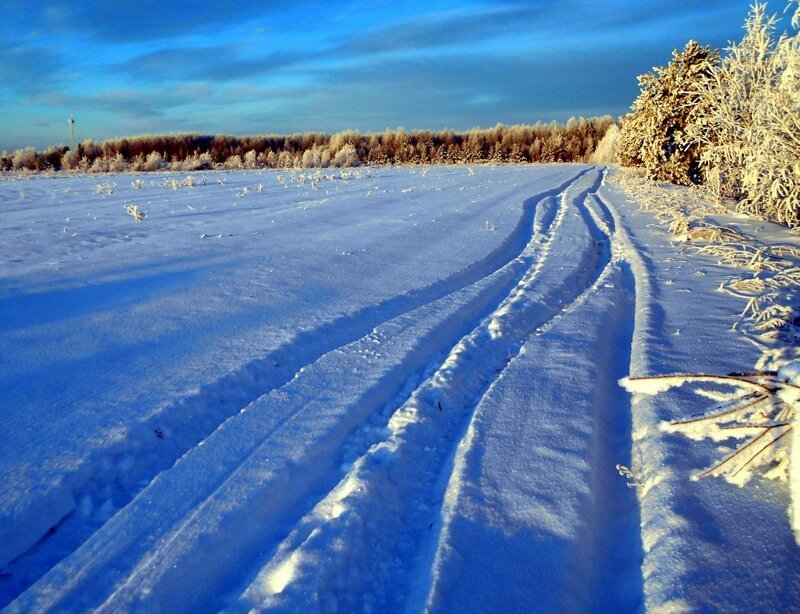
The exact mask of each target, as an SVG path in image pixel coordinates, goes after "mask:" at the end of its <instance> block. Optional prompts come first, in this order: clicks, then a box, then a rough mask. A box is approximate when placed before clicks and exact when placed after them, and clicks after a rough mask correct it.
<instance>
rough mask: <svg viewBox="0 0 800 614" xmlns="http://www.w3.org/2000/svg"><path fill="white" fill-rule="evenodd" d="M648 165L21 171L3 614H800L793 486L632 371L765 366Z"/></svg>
mask: <svg viewBox="0 0 800 614" xmlns="http://www.w3.org/2000/svg"><path fill="white" fill-rule="evenodd" d="M614 172H615V171H613V170H608V169H605V168H603V167H594V166H581V165H549V166H524V167H481V168H476V169H474V171H473V170H472V169H467V168H465V167H452V166H451V167H433V168H431V169H422V168H414V169H409V168H397V169H359V170H347V171H339V170H336V171H333V170H326V171H305V172H300V171H296V172H288V171H284V172H278V171H269V172H241V173H217V172H208V173H195V174H192V175H189V176H187V175H186V174H180V175H170V174H164V175H156V174H146V175H111V176H105V175H104V176H101V177H99V178H98V177H92V176H75V177H70V176H65V175H59V176H54V177H47V176H33V177H28V176H21V177H16V178H7V179H5V180H3V181H0V228H2V231H3V241H2V243H1V244H0V260H2V268H0V275H1V276H0V391H1V392H2V407H3V420H2V421H0V606H5V607H7V608H8V610H9V611H11V612H29V611H43V610H55V611H85V610H87V609H97V610H101V611H171V612H182V611H184V612H197V611H219V610H230V611H236V612H240V611H242V612H243V611H252V610H255V611H261V610H279V611H373V612H375V611H403V610H406V611H413V612H416V611H422V610H425V609H428V610H431V611H481V612H485V611H497V612H500V611H525V612H536V611H543V612H549V611H620V612H621V611H637V610H641V609H644V608H646V609H653V610H679V611H680V610H687V611H695V610H708V609H710V610H723V611H730V610H749V611H756V610H757V611H787V610H790V609H796V608H797V607H799V604H800V548H798V546H797V545H796V544H795V541H794V538H793V534H792V523H791V522H790V519H789V516H788V515H787V506H788V501H789V494H788V489H787V485H786V483H785V482H779V481H774V480H767V479H756V480H753V481H750V482H749V483H747V484H746V485H745V486H743V487H741V488H737V487H733V486H731V485H730V484H729V483H727V482H725V481H723V480H721V479H717V478H710V479H706V480H699V481H692V480H690V479H689V477H690V475H691V473H692V471H694V470H695V469H697V467H701V466H703V465H704V463H705V464H707V463H708V460H709V459H710V458H712V457H713V456H714V455H715V454H717V453H718V450H717V446H719V445H720V443H719V442H718V443H712V442H707V441H704V442H695V441H691V440H689V439H687V438H684V437H680V436H678V435H676V434H673V433H667V432H664V430H663V429H662V428H660V425H661V423H662V422H663V421H665V420H676V419H679V418H681V417H685V416H688V415H692V414H693V413H698V412H699V411H701V409H702V399H698V398H697V396H696V395H682V394H681V393H680V391H677V390H672V389H671V388H672V385H673V384H672V383H671V382H668V381H661V382H657V383H652V382H651V383H649V384H645V383H643V381H641V380H635V379H633V380H626V381H633V382H636V381H639V382H640V383H639V384H638V386H639V388H638V389H637V388H636V385H633V386H631V388H632V391H633V392H634V393H635V394H633V396H632V395H631V394H629V393H628V392H627V391H625V390H624V389H623V388H621V387H620V386H619V385H618V384H617V382H618V380H620V379H621V378H625V377H627V376H630V377H632V378H637V377H642V376H650V375H659V374H670V373H687V372H694V373H703V372H707V373H726V372H729V371H741V370H747V369H750V368H752V365H754V364H755V363H756V361H757V360H758V359H759V351H758V349H757V348H756V347H754V346H753V345H752V344H750V343H748V342H747V341H746V340H744V339H743V338H742V336H741V335H738V334H736V332H735V331H732V330H731V328H732V325H733V324H734V323H735V322H736V320H737V318H738V317H739V314H740V312H741V309H742V305H741V304H740V302H739V301H737V300H736V299H735V298H734V297H731V296H730V295H729V294H725V293H723V292H719V291H718V290H717V289H718V288H719V287H720V286H721V283H722V282H723V281H724V280H725V279H726V278H727V277H728V276H729V275H730V274H731V272H730V270H729V269H727V268H726V267H725V266H724V265H720V264H718V263H717V262H716V261H715V260H714V259H713V258H710V257H703V256H702V255H698V254H693V253H692V254H689V253H686V252H684V251H682V250H680V249H679V248H677V247H676V246H675V245H674V244H672V243H671V242H670V238H671V236H670V234H669V233H668V232H667V230H666V229H665V228H663V227H662V226H659V225H658V224H656V223H655V220H654V218H653V217H652V216H651V215H649V214H644V213H641V212H639V210H638V207H637V206H636V203H632V202H630V201H629V200H627V198H626V197H625V194H624V193H623V192H621V191H620V190H619V188H617V187H615V186H614V185H612V184H610V183H609V182H607V181H606V180H607V178H608V174H609V173H614ZM728 222H729V223H730V224H734V225H736V224H738V225H740V226H742V227H745V226H747V225H748V224H749V225H751V226H752V225H753V224H754V222H750V221H748V220H745V219H743V218H732V220H728ZM751 230H752V228H751ZM761 233H762V236H764V237H765V240H767V239H770V240H771V239H774V240H775V241H782V242H784V243H791V242H792V241H794V244H795V245H797V243H798V241H797V239H796V236H793V235H791V234H790V233H788V232H787V231H785V230H782V229H779V228H777V227H773V226H769V225H764V227H763V228H762V229H761ZM784 375H785V376H786V377H787V378H790V379H792V381H796V379H797V377H798V376H797V372H796V369H795V370H791V369H789V370H787V371H786V372H785V373H784ZM656 392H661V393H663V394H658V395H655V396H651V395H653V394H654V393H656ZM722 443H723V444H724V443H725V442H722ZM796 522H798V521H796Z"/></svg>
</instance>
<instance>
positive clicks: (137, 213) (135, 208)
mask: <svg viewBox="0 0 800 614" xmlns="http://www.w3.org/2000/svg"><path fill="white" fill-rule="evenodd" d="M125 212H126V213H127V214H128V215H130V216H131V217H132V218H133V219H135V220H136V221H137V222H141V221H142V220H144V216H145V214H144V211H142V210H141V208H140V207H139V205H137V204H136V203H131V204H129V205H125Z"/></svg>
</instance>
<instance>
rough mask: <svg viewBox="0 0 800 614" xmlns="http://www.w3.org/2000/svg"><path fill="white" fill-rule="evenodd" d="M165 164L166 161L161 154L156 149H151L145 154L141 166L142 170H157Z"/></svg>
mask: <svg viewBox="0 0 800 614" xmlns="http://www.w3.org/2000/svg"><path fill="white" fill-rule="evenodd" d="M166 166H167V162H166V161H165V160H164V158H163V157H162V156H161V154H160V153H158V152H157V151H151V152H150V153H149V154H147V158H145V161H144V164H143V166H142V169H141V170H143V171H158V170H161V169H162V168H165V167H166Z"/></svg>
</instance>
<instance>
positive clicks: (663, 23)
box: [0, 0, 784, 150]
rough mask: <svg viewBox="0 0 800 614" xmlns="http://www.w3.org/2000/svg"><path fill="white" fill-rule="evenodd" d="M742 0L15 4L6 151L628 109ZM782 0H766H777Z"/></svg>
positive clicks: (715, 36) (3, 39) (5, 64)
mask: <svg viewBox="0 0 800 614" xmlns="http://www.w3.org/2000/svg"><path fill="white" fill-rule="evenodd" d="M748 4H749V0H741V1H740V0H628V1H622V0H606V1H605V2H586V1H583V0H529V1H527V2H522V1H514V0H511V1H491V0H480V1H478V0H476V1H471V2H470V1H466V2H465V1H461V2H455V1H449V0H448V1H436V0H427V1H417V0H414V1H402V0H398V1H395V2H366V1H363V0H347V1H342V2H330V1H329V2H325V1H321V0H320V1H317V0H307V1H302V2H292V1H291V0H285V1H282V2H274V1H264V2H250V1H247V2H246V1H239V0H227V1H226V0H217V1H216V2H204V1H203V0H193V1H191V2H190V1H184V0H178V1H174V2H170V1H164V0H162V1H158V2H157V1H155V0H128V1H123V2H119V1H110V0H109V1H99V0H98V1H94V2H92V1H89V2H80V1H76V2H71V3H70V2H48V1H47V0H43V1H40V2H30V0H4V10H3V20H2V22H0V114H2V120H0V149H8V150H12V149H16V148H18V147H22V146H26V145H34V146H36V147H44V146H47V145H53V144H58V143H68V142H69V126H68V121H67V120H68V118H69V117H70V115H74V117H75V121H76V137H77V139H78V140H83V139H85V138H92V139H94V140H102V139H106V138H113V137H118V136H129V135H135V134H155V133H179V132H201V133H228V134H274V133H280V134H284V133H291V132H304V131H324V132H336V131H339V130H344V129H349V128H353V129H357V130H361V131H376V130H383V129H385V128H397V127H404V128H406V129H408V130H413V129H443V128H452V129H466V128H470V127H473V126H484V127H487V126H493V125H494V124H496V123H498V122H502V123H505V124H515V123H534V122H536V121H550V120H554V119H555V120H559V121H563V120H565V119H567V118H568V117H569V116H571V115H575V116H578V115H583V116H587V117H588V116H593V115H602V114H605V113H610V114H612V115H615V116H616V115H620V114H621V113H624V112H626V110H627V109H628V107H629V106H630V103H631V102H632V100H633V98H634V97H635V95H636V93H637V85H636V75H638V74H640V73H642V72H646V71H648V70H649V69H650V68H651V67H652V66H653V65H662V64H665V63H666V62H668V61H669V58H670V51H671V50H672V49H673V48H675V47H682V46H683V45H684V44H685V42H686V41H687V40H688V39H690V38H694V39H697V40H699V41H700V42H701V43H704V44H712V45H714V46H717V47H720V46H725V45H726V44H727V42H728V41H730V40H734V39H738V38H740V36H741V31H742V30H741V27H742V23H743V22H744V19H745V16H746V14H747V10H748ZM783 7H784V4H783V3H780V4H775V3H773V5H772V6H771V8H772V9H773V10H776V11H778V10H783Z"/></svg>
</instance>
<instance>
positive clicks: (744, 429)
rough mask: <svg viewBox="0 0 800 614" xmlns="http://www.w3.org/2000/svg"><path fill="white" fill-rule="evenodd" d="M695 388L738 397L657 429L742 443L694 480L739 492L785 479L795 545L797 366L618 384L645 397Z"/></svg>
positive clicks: (799, 504)
mask: <svg viewBox="0 0 800 614" xmlns="http://www.w3.org/2000/svg"><path fill="white" fill-rule="evenodd" d="M697 384H717V385H720V386H724V387H730V388H733V389H734V390H735V391H736V392H737V394H735V395H734V396H731V397H728V398H723V399H722V400H720V401H719V402H717V403H716V404H714V405H713V406H712V407H710V408H709V409H708V410H707V411H706V412H704V413H702V414H700V415H696V416H691V417H689V418H685V419H682V420H676V421H674V422H665V423H663V424H662V428H663V429H664V430H665V431H667V432H675V433H680V434H682V435H684V436H686V437H689V438H690V439H693V440H697V441H700V440H704V439H710V440H712V441H715V442H724V441H728V440H731V439H733V440H739V441H741V440H744V441H743V443H739V444H738V445H736V446H735V447H734V448H733V449H732V450H731V451H730V452H729V453H728V454H726V455H725V456H724V457H723V458H721V459H719V460H718V461H717V462H715V463H714V464H713V465H712V466H711V467H709V468H707V469H705V470H703V471H701V472H699V473H697V474H696V475H694V476H693V479H700V478H705V477H710V476H716V477H722V478H724V479H725V480H727V481H728V482H731V483H733V484H736V485H738V486H742V485H744V484H746V483H747V482H748V481H749V480H750V479H751V478H752V477H753V475H755V473H757V472H760V473H762V474H763V475H764V476H765V477H768V478H774V479H779V480H787V479H788V480H789V486H790V494H791V502H790V507H789V516H790V518H791V520H792V529H793V530H794V533H795V539H796V540H797V542H798V544H800V425H799V426H798V428H794V427H795V423H796V421H797V420H800V418H799V417H798V415H799V414H800V412H798V411H797V409H798V407H800V360H795V361H792V362H789V363H786V364H785V365H784V366H782V367H781V368H780V369H779V370H778V371H777V372H774V371H764V372H753V373H733V374H730V375H709V374H675V375H661V376H655V377H626V378H623V379H621V380H620V385H622V386H623V387H624V388H625V389H626V390H628V391H629V392H633V393H636V394H641V395H647V396H651V395H656V394H660V393H662V392H666V391H667V390H669V389H671V388H677V387H680V386H684V385H695V386H696V385H697ZM692 392H694V393H696V394H699V395H701V396H708V395H707V392H708V391H706V390H704V389H702V388H692Z"/></svg>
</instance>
